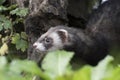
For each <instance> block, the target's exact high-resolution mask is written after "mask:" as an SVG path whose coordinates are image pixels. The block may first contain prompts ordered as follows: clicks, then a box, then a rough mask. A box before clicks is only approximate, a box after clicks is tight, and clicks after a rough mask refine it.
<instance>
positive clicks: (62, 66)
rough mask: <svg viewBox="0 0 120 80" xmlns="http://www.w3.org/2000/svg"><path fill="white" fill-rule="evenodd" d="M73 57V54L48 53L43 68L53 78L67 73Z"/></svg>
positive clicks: (61, 52)
mask: <svg viewBox="0 0 120 80" xmlns="http://www.w3.org/2000/svg"><path fill="white" fill-rule="evenodd" d="M72 56H73V53H72V52H65V51H55V52H50V53H48V54H47V55H46V56H45V58H44V60H43V61H42V68H43V69H44V70H45V72H46V74H48V75H49V76H50V77H51V78H55V77H56V76H58V75H59V76H61V75H63V74H64V73H65V71H66V69H67V66H68V64H69V62H70V60H71V58H72Z"/></svg>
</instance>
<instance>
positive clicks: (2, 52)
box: [0, 43, 8, 55]
mask: <svg viewBox="0 0 120 80" xmlns="http://www.w3.org/2000/svg"><path fill="white" fill-rule="evenodd" d="M5 53H8V45H7V44H6V43H4V44H3V45H2V46H1V48H0V55H5Z"/></svg>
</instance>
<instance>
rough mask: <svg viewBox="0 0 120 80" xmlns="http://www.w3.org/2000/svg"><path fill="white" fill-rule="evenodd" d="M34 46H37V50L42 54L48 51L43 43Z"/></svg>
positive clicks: (36, 43)
mask: <svg viewBox="0 0 120 80" xmlns="http://www.w3.org/2000/svg"><path fill="white" fill-rule="evenodd" d="M33 46H35V49H36V50H38V51H40V52H44V51H46V49H45V47H44V45H43V43H39V42H35V43H34V44H33Z"/></svg>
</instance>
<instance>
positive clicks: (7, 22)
mask: <svg viewBox="0 0 120 80" xmlns="http://www.w3.org/2000/svg"><path fill="white" fill-rule="evenodd" d="M0 23H1V27H4V28H5V29H11V27H12V22H11V21H10V20H9V19H8V18H6V17H5V16H4V15H0Z"/></svg>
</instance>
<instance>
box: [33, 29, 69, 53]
mask: <svg viewBox="0 0 120 80" xmlns="http://www.w3.org/2000/svg"><path fill="white" fill-rule="evenodd" d="M67 38H68V32H67V31H66V30H64V29H56V27H54V28H50V29H49V30H48V31H47V32H46V33H45V34H43V35H41V37H40V38H39V39H38V40H37V41H36V42H35V43H34V44H33V47H35V49H36V51H37V52H41V53H46V52H49V51H55V50H58V49H62V48H63V46H64V44H65V43H67Z"/></svg>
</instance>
